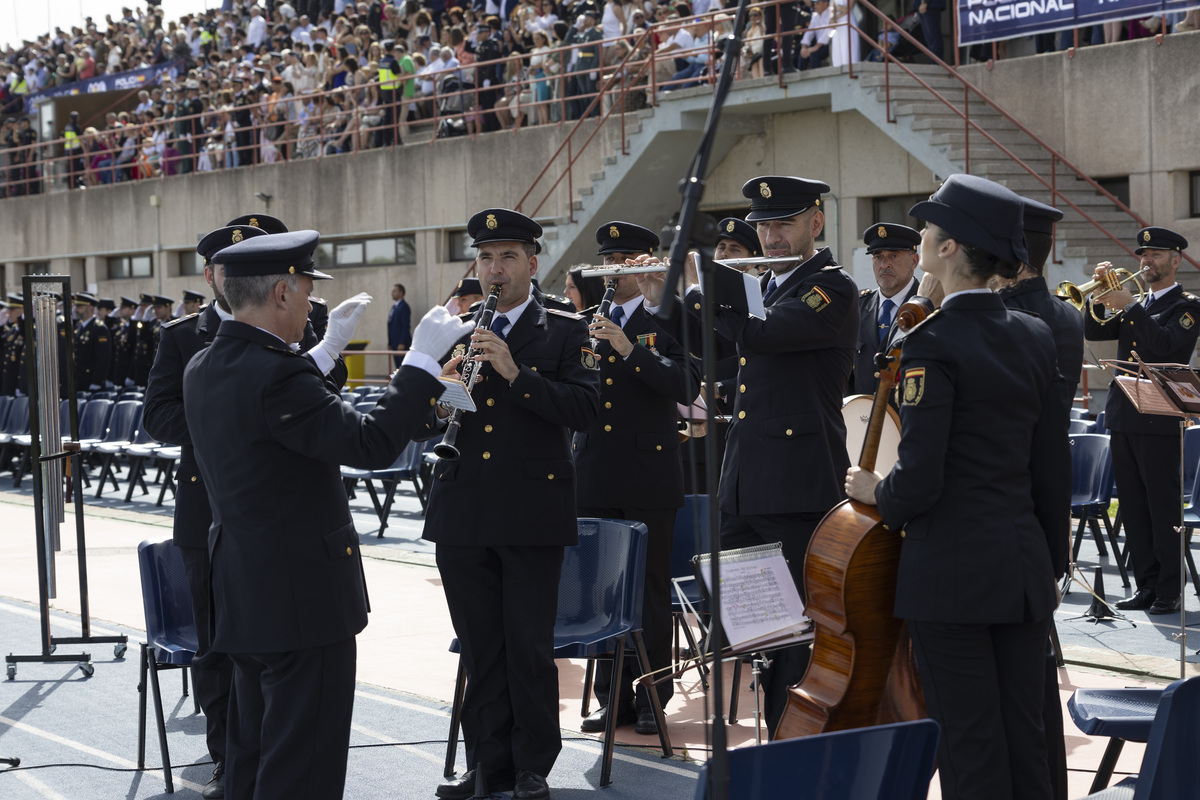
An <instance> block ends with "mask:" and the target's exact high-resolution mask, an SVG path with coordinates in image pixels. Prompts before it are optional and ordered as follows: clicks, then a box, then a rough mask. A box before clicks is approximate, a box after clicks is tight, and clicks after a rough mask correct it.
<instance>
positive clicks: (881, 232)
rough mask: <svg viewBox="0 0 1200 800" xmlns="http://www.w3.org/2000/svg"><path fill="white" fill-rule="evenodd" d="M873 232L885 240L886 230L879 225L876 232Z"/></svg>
mask: <svg viewBox="0 0 1200 800" xmlns="http://www.w3.org/2000/svg"><path fill="white" fill-rule="evenodd" d="M875 232H876V233H878V234H879V238H880V239H886V238H887V228H885V227H883V226H882V225H880V226H879V228H878V230H876V231H875Z"/></svg>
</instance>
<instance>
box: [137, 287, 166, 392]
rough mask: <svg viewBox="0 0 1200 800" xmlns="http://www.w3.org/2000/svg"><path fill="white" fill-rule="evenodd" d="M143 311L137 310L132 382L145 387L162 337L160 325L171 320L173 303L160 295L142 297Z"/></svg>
mask: <svg viewBox="0 0 1200 800" xmlns="http://www.w3.org/2000/svg"><path fill="white" fill-rule="evenodd" d="M142 303H143V305H147V304H148V307H146V308H145V309H144V310H143V309H140V308H139V313H140V314H141V317H140V318H139V317H137V316H136V315H135V317H134V318H135V319H136V320H137V323H136V325H137V344H136V346H135V347H134V350H133V382H134V383H135V384H137V385H138V386H145V385H146V381H147V380H149V378H150V368H151V367H152V366H154V354H155V353H157V352H158V342H159V339H160V337H161V336H162V331H161V328H162V324H163V323H164V322H169V321H170V320H171V309H172V308H173V307H174V305H175V301H174V300H172V299H171V298H169V297H163V296H162V295H153V294H144V295H142Z"/></svg>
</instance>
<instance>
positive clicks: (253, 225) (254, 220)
mask: <svg viewBox="0 0 1200 800" xmlns="http://www.w3.org/2000/svg"><path fill="white" fill-rule="evenodd" d="M250 227H251V228H257V227H259V224H258V217H251V218H250Z"/></svg>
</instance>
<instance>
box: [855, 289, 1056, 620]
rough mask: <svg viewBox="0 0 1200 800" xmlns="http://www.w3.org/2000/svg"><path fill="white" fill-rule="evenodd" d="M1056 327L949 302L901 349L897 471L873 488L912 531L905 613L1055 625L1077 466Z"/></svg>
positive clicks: (902, 580) (971, 297) (893, 525)
mask: <svg viewBox="0 0 1200 800" xmlns="http://www.w3.org/2000/svg"><path fill="white" fill-rule="evenodd" d="M1061 382H1062V377H1061V376H1060V375H1059V374H1058V369H1057V366H1056V362H1055V355H1054V348H1053V345H1052V343H1051V337H1050V331H1049V330H1048V328H1047V326H1046V324H1045V323H1044V322H1042V321H1041V320H1038V319H1036V318H1035V317H1033V316H1031V315H1029V314H1024V313H1021V312H1015V311H1008V310H1007V309H1005V307H1004V302H1003V301H1002V300H1001V299H1000V297H999V296H997V295H995V294H966V295H959V296H957V297H951V298H950V299H949V300H947V301H946V302H945V303H944V304H943V305H942V308H941V310H940V311H939V312H938V313H937V314H935V315H933V316H931V317H929V318H928V319H927V320H926V322H925V323H924V324H923V325H922V326H921V327H920V328H918V329H916V330H915V331H914V332H913V333H912V334H910V335H909V337H908V339H907V340H906V341H905V343H904V350H903V352H902V355H901V357H900V379H899V383H898V387H899V393H900V423H901V430H902V434H901V438H900V450H899V460H898V462H897V463H896V466H895V467H894V468H893V469H892V471H891V473H889V474H888V476H887V477H886V478H884V480H883V481H882V482H881V483H880V484H879V485H878V487H876V490H875V499H876V501H877V502H878V504H879V512H880V514H881V515H882V517H883V522H884V524H886V525H887V526H888V528H889V529H890V530H893V531H902V533H901V534H900V535H902V536H903V537H904V542H903V545H902V547H901V550H900V568H899V575H898V582H897V585H896V604H895V613H896V616H897V617H901V618H904V619H916V620H923V621H926V622H951V623H978V624H1002V623H1019V622H1024V621H1029V620H1042V619H1047V618H1048V617H1049V616H1050V614H1051V613H1053V611H1054V607H1055V593H1054V580H1055V578H1056V577H1058V576H1060V575H1061V574H1063V572H1064V571H1065V569H1066V564H1067V545H1068V542H1069V538H1070V530H1069V525H1070V513H1069V507H1070V503H1071V453H1070V449H1069V445H1068V443H1067V418H1066V416H1065V415H1063V414H1062V410H1061V407H1060V406H1059V402H1058V398H1059V397H1060V396H1061V386H1060V384H1061Z"/></svg>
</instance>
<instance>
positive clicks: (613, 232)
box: [608, 225, 621, 239]
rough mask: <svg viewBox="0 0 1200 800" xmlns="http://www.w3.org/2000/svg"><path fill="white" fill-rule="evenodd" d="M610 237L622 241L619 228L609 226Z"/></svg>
mask: <svg viewBox="0 0 1200 800" xmlns="http://www.w3.org/2000/svg"><path fill="white" fill-rule="evenodd" d="M608 235H609V237H610V238H612V239H620V238H621V231H619V230H617V226H616V225H609V226H608Z"/></svg>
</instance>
